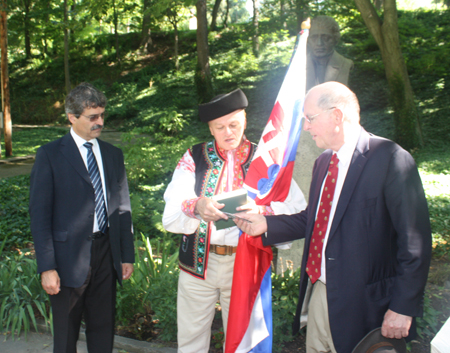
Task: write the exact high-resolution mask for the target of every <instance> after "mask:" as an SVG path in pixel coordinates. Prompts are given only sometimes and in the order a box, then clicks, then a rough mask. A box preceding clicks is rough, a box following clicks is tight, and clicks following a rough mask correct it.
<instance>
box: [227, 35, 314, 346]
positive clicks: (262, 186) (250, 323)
mask: <svg viewBox="0 0 450 353" xmlns="http://www.w3.org/2000/svg"><path fill="white" fill-rule="evenodd" d="M308 34H309V30H307V29H305V30H303V31H302V32H301V33H300V34H299V38H298V40H297V46H296V48H295V49H294V53H293V55H292V58H291V62H290V64H289V68H288V71H287V73H286V76H285V78H284V81H283V84H282V86H281V88H280V91H279V93H278V96H277V100H276V102H275V105H274V107H273V109H272V113H271V114H270V117H269V120H268V122H267V125H266V127H265V129H264V131H263V133H262V136H261V139H260V141H259V144H258V149H257V151H256V154H255V156H254V158H253V161H252V163H251V165H250V167H249V170H248V173H247V176H246V178H245V182H244V187H245V188H246V189H247V191H248V194H249V196H250V197H251V198H253V199H254V200H255V202H256V204H258V205H270V202H272V201H284V200H285V199H286V197H287V195H288V193H289V188H290V184H291V180H292V173H293V170H294V161H295V155H296V151H297V145H298V141H299V139H300V133H301V131H302V112H303V101H304V97H305V86H306V41H307V39H308ZM272 258H273V255H272V248H271V247H270V246H267V247H264V246H263V244H262V240H261V238H260V237H251V236H249V235H247V234H246V233H242V234H241V236H240V238H239V245H238V249H237V253H236V259H235V263H234V275H233V286H232V291H231V302H230V311H229V316H228V326H227V336H226V343H225V353H235V352H238V353H247V352H255V353H259V352H261V353H263V352H264V353H269V352H272V281H271V261H272Z"/></svg>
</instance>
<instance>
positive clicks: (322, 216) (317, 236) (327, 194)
mask: <svg viewBox="0 0 450 353" xmlns="http://www.w3.org/2000/svg"><path fill="white" fill-rule="evenodd" d="M338 163H339V159H338V158H337V155H336V154H333V157H331V161H330V165H329V167H328V174H327V178H326V180H325V185H324V187H323V190H322V197H321V198H320V204H319V206H318V208H319V212H317V218H316V222H315V223H314V230H313V234H312V237H311V244H310V245H309V253H308V262H307V264H306V273H308V275H309V278H310V279H311V282H312V283H315V282H316V281H317V280H318V279H319V277H320V268H321V263H322V249H323V242H324V239H325V234H326V233H327V228H328V223H329V218H330V212H331V205H332V204H333V197H334V190H335V189H336V181H337V176H338Z"/></svg>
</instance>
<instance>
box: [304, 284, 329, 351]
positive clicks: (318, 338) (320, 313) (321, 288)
mask: <svg viewBox="0 0 450 353" xmlns="http://www.w3.org/2000/svg"><path fill="white" fill-rule="evenodd" d="M306 352H307V353H324V352H332V353H336V349H335V348H334V344H333V337H332V336H331V329H330V321H329V319H328V303H327V286H326V285H325V284H323V283H322V282H321V281H316V283H314V284H313V288H312V294H311V300H310V301H309V307H308V325H307V326H306Z"/></svg>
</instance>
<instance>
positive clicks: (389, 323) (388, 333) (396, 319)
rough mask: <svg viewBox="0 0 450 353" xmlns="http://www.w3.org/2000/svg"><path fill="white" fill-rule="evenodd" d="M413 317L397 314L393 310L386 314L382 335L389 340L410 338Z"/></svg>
mask: <svg viewBox="0 0 450 353" xmlns="http://www.w3.org/2000/svg"><path fill="white" fill-rule="evenodd" d="M411 322H412V317H411V316H406V315H402V314H397V313H396V312H394V311H392V310H390V309H389V310H388V311H386V314H384V320H383V324H382V325H381V334H382V335H383V336H384V337H387V338H397V339H400V338H402V337H406V336H408V333H409V328H410V327H411Z"/></svg>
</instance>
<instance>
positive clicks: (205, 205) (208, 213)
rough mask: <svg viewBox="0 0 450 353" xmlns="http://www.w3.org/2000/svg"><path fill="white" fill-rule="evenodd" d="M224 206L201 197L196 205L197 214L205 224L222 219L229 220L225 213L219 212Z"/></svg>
mask: <svg viewBox="0 0 450 353" xmlns="http://www.w3.org/2000/svg"><path fill="white" fill-rule="evenodd" d="M224 206H225V205H224V204H222V203H218V202H216V201H214V200H211V199H208V198H207V197H201V198H200V199H199V200H198V201H197V204H196V205H195V213H196V214H199V215H200V217H201V218H202V219H203V220H204V221H205V222H211V221H212V222H215V221H218V220H219V219H221V218H223V219H228V217H227V216H226V215H225V214H224V213H222V212H220V211H219V210H220V209H221V208H223V207H224Z"/></svg>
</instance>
